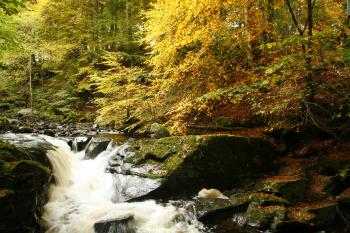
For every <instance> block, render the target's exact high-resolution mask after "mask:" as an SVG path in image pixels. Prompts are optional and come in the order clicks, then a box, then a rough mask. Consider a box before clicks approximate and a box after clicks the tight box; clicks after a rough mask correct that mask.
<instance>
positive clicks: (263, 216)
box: [245, 202, 286, 230]
mask: <svg viewBox="0 0 350 233" xmlns="http://www.w3.org/2000/svg"><path fill="white" fill-rule="evenodd" d="M285 216H286V208H285V207H284V206H278V205H275V206H260V205H259V204H258V203H255V202H252V203H251V204H250V205H249V207H248V210H247V212H246V214H245V217H246V221H247V223H246V224H247V225H248V226H251V227H255V228H258V229H261V230H265V229H268V228H270V227H271V225H272V224H275V222H277V221H278V222H279V221H282V220H284V218H285Z"/></svg>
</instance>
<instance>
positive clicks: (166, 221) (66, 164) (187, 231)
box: [42, 137, 202, 233]
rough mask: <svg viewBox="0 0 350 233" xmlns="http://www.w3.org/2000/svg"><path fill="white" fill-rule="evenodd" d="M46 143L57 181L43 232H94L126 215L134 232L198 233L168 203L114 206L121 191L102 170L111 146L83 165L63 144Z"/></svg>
mask: <svg viewBox="0 0 350 233" xmlns="http://www.w3.org/2000/svg"><path fill="white" fill-rule="evenodd" d="M45 139H46V140H47V141H48V142H49V143H50V144H52V145H54V146H55V147H56V149H55V150H51V151H49V152H48V154H47V155H48V158H49V159H50V161H51V163H52V166H53V171H54V176H55V180H56V184H54V185H52V186H51V189H50V194H49V202H48V203H47V204H46V206H45V207H44V214H43V217H42V219H43V221H44V223H45V225H46V226H47V228H48V230H47V233H93V232H94V224H95V223H96V222H99V221H104V220H113V219H124V218H127V217H129V216H132V217H133V218H132V220H130V221H129V223H128V224H129V225H130V226H131V227H132V228H133V229H134V230H135V231H136V232H137V233H199V232H202V230H201V229H202V225H201V224H200V223H199V222H197V220H196V218H195V217H194V216H193V214H188V213H186V211H185V210H184V209H181V208H180V209H179V208H176V207H174V206H172V205H170V204H169V205H159V204H157V203H156V202H155V201H145V202H139V203H113V201H112V200H113V199H115V196H116V195H117V196H118V195H120V193H116V190H120V187H119V189H118V187H116V186H115V185H116V182H115V180H113V176H112V174H109V173H106V172H105V169H106V167H107V166H108V161H109V159H110V158H111V156H113V155H114V154H115V152H116V151H117V150H118V148H113V147H112V146H111V145H110V146H109V147H108V148H107V150H106V151H104V152H102V153H100V154H99V155H98V156H97V157H96V158H95V159H93V160H83V157H84V154H83V153H84V152H79V153H73V152H72V151H71V150H70V147H69V146H68V145H67V143H66V142H65V141H62V140H58V139H54V138H49V137H46V138H45ZM120 183H121V182H119V183H118V182H117V185H118V184H119V185H120ZM133 188H135V187H133ZM136 188H137V187H136Z"/></svg>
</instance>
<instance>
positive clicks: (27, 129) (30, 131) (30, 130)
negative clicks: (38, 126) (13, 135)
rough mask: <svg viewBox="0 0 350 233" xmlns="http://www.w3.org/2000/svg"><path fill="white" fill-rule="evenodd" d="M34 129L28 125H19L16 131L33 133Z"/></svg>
mask: <svg viewBox="0 0 350 233" xmlns="http://www.w3.org/2000/svg"><path fill="white" fill-rule="evenodd" d="M33 132H34V129H33V128H31V127H29V126H21V127H19V129H18V133H33Z"/></svg>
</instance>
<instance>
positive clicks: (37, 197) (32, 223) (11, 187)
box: [0, 141, 51, 233]
mask: <svg viewBox="0 0 350 233" xmlns="http://www.w3.org/2000/svg"><path fill="white" fill-rule="evenodd" d="M45 154H46V150H45V149H43V148H31V149H27V148H17V147H15V146H13V145H9V144H7V143H4V142H1V141H0V177H1V179H0V206H1V208H0V216H1V218H0V232H9V233H12V232H39V229H40V227H39V225H38V223H37V217H36V216H39V215H40V213H41V210H42V207H43V205H44V204H45V203H46V194H47V189H48V186H49V183H50V178H51V171H50V169H49V168H48V166H49V164H48V161H47V160H45V159H42V158H44V157H46V155H45ZM37 159H39V160H41V161H42V163H41V162H39V161H38V160H37Z"/></svg>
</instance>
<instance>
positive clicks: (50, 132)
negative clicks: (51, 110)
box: [43, 129, 56, 137]
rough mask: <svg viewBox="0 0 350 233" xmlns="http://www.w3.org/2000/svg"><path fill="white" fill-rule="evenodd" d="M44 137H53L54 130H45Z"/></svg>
mask: <svg viewBox="0 0 350 233" xmlns="http://www.w3.org/2000/svg"><path fill="white" fill-rule="evenodd" d="M43 133H44V134H45V135H48V136H51V137H55V135H56V133H55V131H54V130H51V129H45V130H44V132H43Z"/></svg>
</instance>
